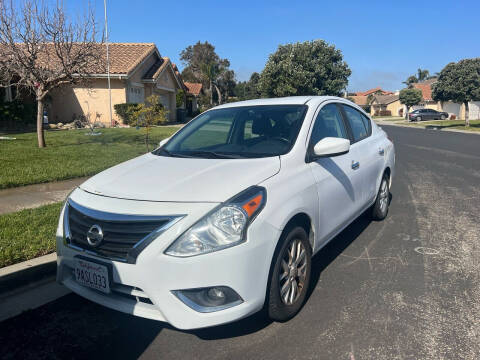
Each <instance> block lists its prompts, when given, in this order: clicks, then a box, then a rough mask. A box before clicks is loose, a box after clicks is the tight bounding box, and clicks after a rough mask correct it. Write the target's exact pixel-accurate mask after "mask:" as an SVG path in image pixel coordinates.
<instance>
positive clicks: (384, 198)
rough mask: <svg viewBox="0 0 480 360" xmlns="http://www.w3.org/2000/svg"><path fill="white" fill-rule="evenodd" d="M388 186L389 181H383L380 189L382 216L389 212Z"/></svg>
mask: <svg viewBox="0 0 480 360" xmlns="http://www.w3.org/2000/svg"><path fill="white" fill-rule="evenodd" d="M388 195H389V194H388V184H387V180H386V179H384V180H383V181H382V185H381V187H380V194H379V196H380V211H381V212H382V214H384V213H385V211H387V206H388Z"/></svg>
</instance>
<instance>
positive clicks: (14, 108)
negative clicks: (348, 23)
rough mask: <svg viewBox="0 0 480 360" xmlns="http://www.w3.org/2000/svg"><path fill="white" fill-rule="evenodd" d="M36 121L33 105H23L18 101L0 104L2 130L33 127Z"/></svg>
mask: <svg viewBox="0 0 480 360" xmlns="http://www.w3.org/2000/svg"><path fill="white" fill-rule="evenodd" d="M36 120H37V107H36V105H35V104H29V103H23V102H22V101H20V100H14V101H12V102H0V126H1V127H2V128H3V127H5V128H20V127H24V126H28V125H34V124H35V123H36Z"/></svg>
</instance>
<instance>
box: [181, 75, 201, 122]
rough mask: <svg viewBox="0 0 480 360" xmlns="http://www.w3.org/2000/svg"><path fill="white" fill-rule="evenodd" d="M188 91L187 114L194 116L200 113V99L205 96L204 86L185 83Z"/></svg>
mask: <svg viewBox="0 0 480 360" xmlns="http://www.w3.org/2000/svg"><path fill="white" fill-rule="evenodd" d="M183 84H184V85H185V88H186V90H187V114H188V115H194V114H196V113H197V112H198V111H199V108H198V98H199V96H200V95H202V94H203V85H202V84H201V83H191V82H184V83H183Z"/></svg>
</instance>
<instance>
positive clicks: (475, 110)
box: [468, 101, 480, 120]
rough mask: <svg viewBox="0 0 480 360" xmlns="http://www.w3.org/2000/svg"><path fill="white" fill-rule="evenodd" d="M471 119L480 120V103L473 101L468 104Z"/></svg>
mask: <svg viewBox="0 0 480 360" xmlns="http://www.w3.org/2000/svg"><path fill="white" fill-rule="evenodd" d="M468 109H469V114H468V115H469V118H470V119H471V120H477V119H480V101H472V102H469V103H468Z"/></svg>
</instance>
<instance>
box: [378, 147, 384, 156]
mask: <svg viewBox="0 0 480 360" xmlns="http://www.w3.org/2000/svg"><path fill="white" fill-rule="evenodd" d="M383 154H385V150H384V149H382V148H379V149H378V155H381V156H383Z"/></svg>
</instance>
